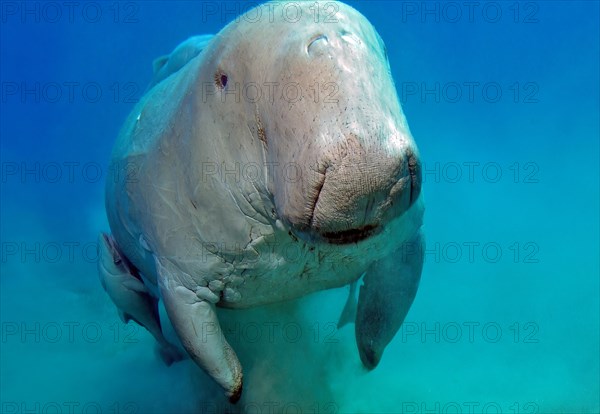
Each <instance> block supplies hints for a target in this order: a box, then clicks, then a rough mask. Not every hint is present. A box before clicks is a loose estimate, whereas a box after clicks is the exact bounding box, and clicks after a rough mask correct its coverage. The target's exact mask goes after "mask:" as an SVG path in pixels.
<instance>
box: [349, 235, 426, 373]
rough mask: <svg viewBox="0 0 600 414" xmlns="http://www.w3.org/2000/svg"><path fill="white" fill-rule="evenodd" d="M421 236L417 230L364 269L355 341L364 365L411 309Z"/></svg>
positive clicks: (368, 365) (377, 354) (374, 362)
mask: <svg viewBox="0 0 600 414" xmlns="http://www.w3.org/2000/svg"><path fill="white" fill-rule="evenodd" d="M424 251H425V241H424V237H423V235H422V234H421V231H420V230H419V231H418V232H417V234H416V235H415V236H414V237H413V238H412V239H411V240H410V241H408V242H407V243H405V244H403V245H401V246H400V247H399V248H398V249H397V250H396V251H395V252H394V253H393V254H391V255H390V256H388V257H385V258H383V259H381V260H379V261H377V262H375V263H373V264H372V265H371V266H369V268H368V269H367V272H366V273H367V274H366V276H365V278H364V281H365V283H364V285H363V286H362V287H361V288H360V293H359V296H358V309H357V314H356V325H355V329H356V343H357V345H358V352H359V354H360V359H361V361H362V363H363V365H364V366H365V367H366V368H368V369H373V368H375V367H376V366H377V364H378V363H379V360H380V359H381V355H382V354H383V350H384V349H385V347H386V346H387V344H388V343H389V342H390V341H391V340H392V338H393V337H394V335H395V334H396V332H397V331H398V329H399V328H400V326H401V325H402V322H404V318H405V317H406V314H407V313H408V310H409V309H410V305H411V304H412V302H413V300H414V298H415V295H416V293H417V288H418V287H419V280H420V279H421V270H422V268H423V255H424Z"/></svg>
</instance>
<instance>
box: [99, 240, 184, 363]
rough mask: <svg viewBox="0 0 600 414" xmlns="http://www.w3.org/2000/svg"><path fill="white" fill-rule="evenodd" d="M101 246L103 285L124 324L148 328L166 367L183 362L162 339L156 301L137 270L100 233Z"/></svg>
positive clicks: (101, 279)
mask: <svg viewBox="0 0 600 414" xmlns="http://www.w3.org/2000/svg"><path fill="white" fill-rule="evenodd" d="M98 247H99V260H98V274H99V276H100V283H101V284H102V287H103V288H104V290H105V291H106V292H107V293H108V296H109V297H110V298H111V299H112V301H113V303H114V304H115V305H116V306H117V310H118V311H119V317H120V318H121V320H122V321H123V323H128V322H129V321H130V320H133V321H135V322H136V323H137V324H138V325H140V326H143V327H144V328H146V329H147V330H148V332H150V333H151V334H152V336H153V337H154V339H156V342H158V350H157V351H158V354H159V355H160V357H161V359H162V360H163V362H164V363H165V364H166V365H171V364H172V363H173V362H177V361H180V360H182V359H183V355H182V354H181V353H180V352H179V351H178V350H177V348H176V347H175V346H173V345H172V344H170V343H169V342H168V341H167V340H166V339H165V337H164V336H163V333H162V329H161V326H160V320H159V316H158V306H157V301H156V299H155V298H152V297H151V295H150V293H149V292H148V289H147V288H146V286H145V285H144V283H143V282H142V280H141V279H140V278H139V276H136V273H137V271H136V269H134V268H133V266H132V265H131V263H130V262H129V261H128V260H127V258H126V257H125V256H124V255H123V254H122V253H121V250H120V249H119V247H118V246H117V243H116V242H115V240H114V239H113V237H112V236H111V235H108V234H105V233H102V234H100V237H99V239H98Z"/></svg>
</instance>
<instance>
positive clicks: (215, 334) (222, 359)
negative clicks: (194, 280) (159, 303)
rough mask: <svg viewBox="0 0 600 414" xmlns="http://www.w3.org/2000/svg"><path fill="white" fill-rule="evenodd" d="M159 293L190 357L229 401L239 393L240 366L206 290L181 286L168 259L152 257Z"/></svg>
mask: <svg viewBox="0 0 600 414" xmlns="http://www.w3.org/2000/svg"><path fill="white" fill-rule="evenodd" d="M156 268H157V269H158V272H159V274H160V278H159V288H160V294H161V297H162V299H163V302H164V304H165V309H166V311H167V315H168V316H169V319H170V321H171V323H172V325H173V328H174V329H175V332H176V333H177V335H178V336H179V338H180V339H181V343H182V345H183V347H184V348H185V350H186V351H187V353H188V354H189V355H190V357H191V358H192V360H193V361H194V362H195V363H196V364H198V365H199V366H200V367H202V368H203V369H204V370H205V371H206V372H207V373H208V374H209V375H210V376H211V377H212V378H213V379H214V380H215V381H216V382H217V383H218V384H219V385H221V386H222V387H223V388H224V389H225V390H226V392H227V395H228V397H229V401H230V402H232V403H235V402H237V401H238V400H239V399H240V397H241V395H242V366H241V364H240V361H239V360H238V357H237V355H236V354H235V352H234V351H233V349H232V348H231V346H230V345H229V343H228V342H227V340H226V339H225V337H224V336H223V331H222V330H221V325H220V324H219V320H218V319H217V314H216V310H215V303H216V302H217V301H218V300H219V298H218V297H217V296H216V295H214V294H212V293H211V292H210V291H208V289H206V288H205V289H203V288H200V289H199V290H198V291H196V292H194V291H192V290H190V289H188V288H187V287H185V286H183V284H182V283H181V281H180V276H181V274H180V272H179V271H178V269H177V268H176V267H175V266H174V265H173V264H172V263H171V262H170V261H169V260H168V259H158V258H156Z"/></svg>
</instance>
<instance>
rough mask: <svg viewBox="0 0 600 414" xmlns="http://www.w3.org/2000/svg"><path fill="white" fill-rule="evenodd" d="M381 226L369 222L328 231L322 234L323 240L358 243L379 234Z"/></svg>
mask: <svg viewBox="0 0 600 414" xmlns="http://www.w3.org/2000/svg"><path fill="white" fill-rule="evenodd" d="M380 229H381V227H380V226H378V225H376V224H368V225H366V226H362V227H359V228H356V229H350V230H343V231H328V232H325V233H322V234H321V237H322V238H323V240H325V241H326V242H328V243H331V244H349V243H358V242H359V241H362V240H365V239H367V238H369V237H370V236H372V235H374V234H377V233H378V232H379V231H380Z"/></svg>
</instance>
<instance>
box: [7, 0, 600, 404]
mask: <svg viewBox="0 0 600 414" xmlns="http://www.w3.org/2000/svg"><path fill="white" fill-rule="evenodd" d="M349 4H351V5H352V6H354V7H355V8H356V9H357V10H359V11H360V12H361V13H363V14H364V15H365V16H366V17H367V18H368V19H369V20H370V22H371V23H372V24H373V25H374V26H375V28H376V29H377V30H378V32H379V34H380V35H381V37H382V38H383V40H384V42H385V44H386V46H387V53H388V56H389V60H390V65H391V70H392V74H393V77H394V79H395V82H396V87H397V90H398V95H399V96H400V99H401V101H402V104H403V109H404V113H405V115H406V117H407V119H408V122H409V125H410V127H411V131H412V134H413V136H414V138H415V141H416V143H417V145H418V147H419V150H420V152H421V157H422V161H423V180H424V183H423V188H424V195H425V203H426V214H425V225H424V231H425V234H426V237H427V243H428V246H427V249H428V250H427V252H426V256H425V266H424V269H423V275H422V279H421V284H420V288H419V292H418V294H417V298H416V300H415V302H414V304H413V306H412V308H411V310H410V312H409V314H408V316H407V318H406V321H405V324H404V326H403V327H402V329H401V330H400V331H399V332H398V334H397V335H396V337H395V338H394V340H393V341H392V342H391V343H390V345H388V347H387V349H386V351H385V353H384V356H383V358H382V360H381V362H380V364H379V366H378V367H377V368H376V369H375V370H374V371H372V372H366V370H365V369H364V368H363V367H362V365H361V363H360V359H359V357H358V352H357V350H356V345H355V339H354V328H353V325H350V326H346V327H344V328H342V329H340V330H337V329H335V325H336V323H337V320H338V317H339V314H340V312H341V309H342V307H343V305H344V303H345V300H346V297H347V294H348V287H344V288H340V289H335V290H330V291H325V292H320V293H317V294H314V295H310V296H307V297H305V298H303V299H301V300H299V301H296V302H294V303H290V304H284V305H280V306H272V307H267V308H266V309H261V308H259V309H254V310H250V311H236V312H232V311H223V312H222V313H223V315H222V316H221V317H222V319H223V320H224V322H223V323H224V327H225V329H226V331H227V335H228V337H229V338H230V340H231V342H232V344H233V346H234V348H235V349H236V351H237V352H238V355H239V356H240V359H241V362H242V365H243V367H244V371H245V390H244V397H243V399H242V401H240V403H239V404H238V405H237V406H235V407H232V406H229V405H228V404H227V403H226V401H225V399H224V397H223V393H222V391H221V390H220V389H219V388H218V387H217V386H216V385H214V384H213V383H212V381H211V380H210V379H209V378H208V377H207V376H206V375H205V374H204V373H203V372H201V370H200V369H199V368H197V367H196V366H195V365H194V364H192V363H191V361H189V360H187V361H184V362H181V363H177V364H174V365H173V366H171V367H166V366H164V364H163V363H162V361H160V359H159V358H158V357H157V356H156V354H155V352H154V340H153V338H152V337H151V336H150V334H149V333H148V332H146V331H145V330H143V329H141V328H139V327H137V326H135V325H133V323H130V324H129V325H124V324H122V323H121V321H120V320H119V318H118V316H117V312H116V309H115V307H114V306H113V304H112V302H111V301H110V299H109V298H108V296H107V295H106V294H105V292H104V291H103V290H102V288H101V286H100V283H99V281H98V276H97V271H96V254H97V253H96V238H97V236H98V234H99V232H101V231H108V230H109V229H108V223H107V219H106V216H105V210H104V183H105V180H106V179H107V176H109V174H110V171H108V161H109V158H110V153H111V150H112V145H113V143H114V141H115V139H116V137H117V133H118V131H119V129H120V127H121V125H122V123H123V122H124V120H125V117H126V116H127V115H128V113H129V111H130V110H131V109H132V107H133V105H134V104H135V102H136V101H137V100H138V99H139V98H140V97H141V96H142V94H143V92H144V90H145V89H146V86H147V84H148V83H149V82H150V79H151V77H152V61H153V59H155V58H156V57H158V56H160V55H164V54H167V53H169V52H170V51H171V50H173V48H174V47H175V46H176V45H177V44H179V43H180V42H181V41H183V40H184V39H186V38H187V37H189V36H191V35H194V34H205V33H216V32H218V31H219V30H220V29H221V28H222V27H223V26H224V25H225V24H226V23H228V22H230V21H232V20H233V19H234V18H235V16H236V15H238V14H240V13H243V12H245V11H246V10H247V9H248V7H249V3H244V2H192V1H170V2H166V1H139V2H137V1H131V2H129V1H124V2H85V1H81V2H62V1H57V2H35V1H34V2H13V1H3V2H1V3H0V8H1V29H0V35H1V42H0V48H1V50H0V86H1V102H0V104H1V111H0V117H1V118H0V134H1V168H2V171H1V172H2V177H1V226H0V236H1V279H0V288H1V292H0V311H1V315H0V319H1V324H2V330H1V334H2V337H1V342H0V347H1V348H0V385H1V388H0V412H2V413H23V412H40V413H42V412H44V413H55V412H64V413H67V412H71V413H86V412H88V413H97V412H102V413H180V412H189V413H192V412H203V413H204V412H206V413H209V412H213V413H214V412H251V413H271V412H284V413H300V412H302V413H316V412H323V413H346V412H349V413H350V412H351V413H354V412H364V413H368V412H390V413H392V412H393V413H399V412H402V413H479V412H487V413H597V412H599V411H600V402H599V399H600V397H599V395H600V380H599V375H600V367H599V364H600V360H599V355H600V349H599V325H600V321H599V313H600V310H599V240H598V239H599V223H598V218H599V146H598V141H599V132H600V131H599V93H600V92H599V73H600V72H599V67H598V65H599V29H598V26H599V24H598V21H599V17H600V16H599V3H598V2H596V1H582V2H577V1H573V2H566V1H526V2H513V1H506V2H505V1H502V2H485V1H484V2H409V1H407V2H403V1H355V2H350V3H349ZM257 24H260V23H257ZM268 43H269V41H268V39H265V47H268Z"/></svg>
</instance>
